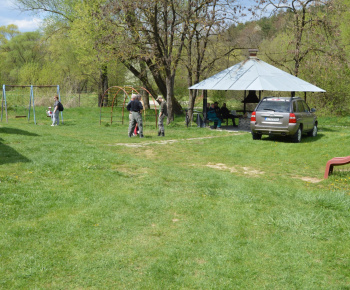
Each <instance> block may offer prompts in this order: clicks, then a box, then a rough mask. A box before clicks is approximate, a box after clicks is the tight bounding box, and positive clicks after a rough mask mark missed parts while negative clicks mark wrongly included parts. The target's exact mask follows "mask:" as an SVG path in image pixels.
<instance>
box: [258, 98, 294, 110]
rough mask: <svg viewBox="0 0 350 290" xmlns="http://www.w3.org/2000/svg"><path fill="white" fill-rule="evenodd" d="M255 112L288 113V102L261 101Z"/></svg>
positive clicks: (278, 100) (279, 100)
mask: <svg viewBox="0 0 350 290" xmlns="http://www.w3.org/2000/svg"><path fill="white" fill-rule="evenodd" d="M256 110H257V111H275V112H283V113H288V112H289V110H290V101H289V100H284V99H273V100H262V102H261V103H260V104H259V106H258V107H257V109H256Z"/></svg>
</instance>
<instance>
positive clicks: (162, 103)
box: [156, 96, 168, 137]
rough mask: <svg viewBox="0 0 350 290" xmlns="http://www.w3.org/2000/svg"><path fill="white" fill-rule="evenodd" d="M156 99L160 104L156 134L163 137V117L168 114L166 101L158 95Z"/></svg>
mask: <svg viewBox="0 0 350 290" xmlns="http://www.w3.org/2000/svg"><path fill="white" fill-rule="evenodd" d="M156 101H157V102H158V103H159V104H160V110H159V117H158V129H159V130H158V136H162V137H164V124H163V121H164V118H166V117H167V116H168V109H167V105H166V101H164V99H163V97H162V96H159V97H158V98H157V99H156Z"/></svg>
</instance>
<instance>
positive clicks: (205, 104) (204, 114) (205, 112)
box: [203, 90, 208, 122]
mask: <svg viewBox="0 0 350 290" xmlns="http://www.w3.org/2000/svg"><path fill="white" fill-rule="evenodd" d="M207 103H208V91H207V90H203V119H204V120H203V121H204V122H206V121H207Z"/></svg>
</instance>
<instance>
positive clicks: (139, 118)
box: [133, 112, 143, 137]
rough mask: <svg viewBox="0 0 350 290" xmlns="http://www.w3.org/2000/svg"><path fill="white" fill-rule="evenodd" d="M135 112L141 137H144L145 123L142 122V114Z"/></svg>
mask: <svg viewBox="0 0 350 290" xmlns="http://www.w3.org/2000/svg"><path fill="white" fill-rule="evenodd" d="M133 114H135V119H136V121H137V126H138V127H139V134H140V137H143V124H142V115H141V114H140V113H137V112H133Z"/></svg>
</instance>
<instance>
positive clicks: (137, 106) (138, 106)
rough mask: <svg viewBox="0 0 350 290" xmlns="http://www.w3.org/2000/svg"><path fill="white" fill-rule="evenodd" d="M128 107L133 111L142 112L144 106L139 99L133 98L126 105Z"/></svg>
mask: <svg viewBox="0 0 350 290" xmlns="http://www.w3.org/2000/svg"><path fill="white" fill-rule="evenodd" d="M126 109H127V110H128V111H131V112H140V111H141V110H142V109H143V106H142V103H141V102H140V101H139V100H133V101H131V102H130V103H129V104H128V105H127V106H126Z"/></svg>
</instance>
